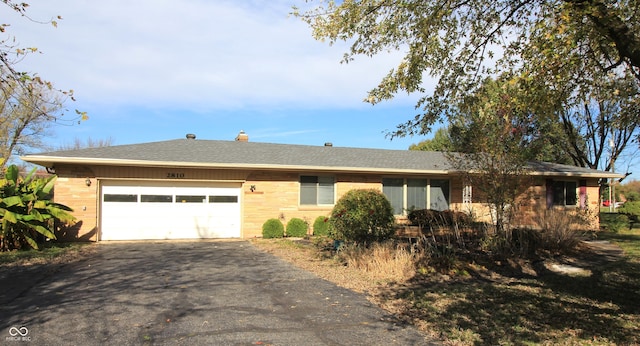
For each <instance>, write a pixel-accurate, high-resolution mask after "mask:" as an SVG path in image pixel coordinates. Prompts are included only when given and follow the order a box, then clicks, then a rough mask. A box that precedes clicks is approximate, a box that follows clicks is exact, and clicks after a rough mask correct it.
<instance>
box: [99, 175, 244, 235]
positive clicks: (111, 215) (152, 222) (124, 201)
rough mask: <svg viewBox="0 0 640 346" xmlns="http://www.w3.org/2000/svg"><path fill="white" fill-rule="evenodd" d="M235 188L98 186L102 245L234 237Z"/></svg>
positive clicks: (167, 184)
mask: <svg viewBox="0 0 640 346" xmlns="http://www.w3.org/2000/svg"><path fill="white" fill-rule="evenodd" d="M240 189H241V186H240V184H239V183H238V184H236V183H211V184H208V185H203V184H198V183H186V182H185V183H176V182H139V181H102V182H101V194H100V203H101V208H100V210H101V218H100V219H101V227H100V230H101V236H100V239H101V240H142V239H207V238H239V237H240V236H241V226H240V213H241V209H240V191H241V190H240Z"/></svg>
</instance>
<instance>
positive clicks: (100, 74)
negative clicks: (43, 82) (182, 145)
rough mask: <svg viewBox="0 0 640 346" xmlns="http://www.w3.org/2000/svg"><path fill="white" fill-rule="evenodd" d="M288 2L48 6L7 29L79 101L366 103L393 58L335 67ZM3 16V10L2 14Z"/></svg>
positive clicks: (78, 1)
mask: <svg viewBox="0 0 640 346" xmlns="http://www.w3.org/2000/svg"><path fill="white" fill-rule="evenodd" d="M291 5H292V3H290V2H288V1H265V2H262V1H255V2H244V1H205V0H189V1H168V0H162V1H157V0H153V1H152V0H136V1H124V0H109V1H93V0H92V1H88V0H49V1H46V2H44V3H37V4H36V3H34V4H32V6H31V7H30V9H29V12H28V13H29V14H30V15H31V16H32V17H34V18H36V19H40V20H41V19H45V20H46V19H48V18H50V17H53V16H56V15H61V16H62V17H63V18H64V19H63V20H62V21H60V23H59V26H58V28H57V29H54V28H51V27H50V26H48V25H38V24H35V23H32V22H29V21H25V20H22V19H20V18H18V16H12V17H16V18H13V22H14V23H15V24H14V25H13V26H12V27H11V30H12V31H11V33H13V34H14V35H16V37H18V38H19V39H20V40H21V42H23V43H24V44H25V45H34V46H37V47H38V48H40V49H41V50H42V51H43V52H44V54H43V55H36V56H31V57H28V59H27V60H26V61H25V63H24V66H27V67H29V66H33V68H29V69H30V70H34V71H37V72H39V73H40V74H41V75H42V76H43V77H45V78H46V79H48V80H51V81H53V82H54V83H56V85H57V86H58V87H60V88H63V89H71V88H72V89H74V90H75V91H76V95H77V97H78V99H79V100H80V102H83V103H84V102H86V103H90V104H93V105H103V106H108V105H113V104H119V105H131V106H136V107H158V108H163V107H171V108H176V109H178V108H184V109H190V110H194V111H203V112H207V111H211V110H215V109H242V108H251V109H253V108H260V107H277V108H290V107H309V108H318V107H347V108H352V107H365V106H366V105H363V104H362V102H361V100H362V99H363V98H364V97H365V96H366V92H367V91H368V90H369V89H370V88H371V87H373V86H375V85H377V83H378V82H379V80H380V78H382V76H384V75H385V74H386V72H388V70H389V69H390V68H391V67H393V66H394V65H395V63H397V61H398V59H399V57H400V56H399V53H398V54H389V55H386V56H384V55H383V56H379V57H377V58H376V59H369V58H364V57H362V58H359V59H358V61H357V62H356V63H354V64H348V65H344V64H340V63H339V61H340V59H341V57H342V54H343V53H344V51H345V50H346V49H347V47H346V46H345V45H340V44H339V45H336V46H334V47H330V46H329V45H328V44H326V43H320V42H316V41H315V40H314V39H313V38H312V37H311V31H310V29H309V28H308V27H307V25H306V24H304V23H303V22H302V21H300V20H299V19H296V18H293V17H290V16H288V14H289V12H290V11H291ZM3 11H8V10H6V9H4V10H3Z"/></svg>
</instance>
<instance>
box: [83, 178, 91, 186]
mask: <svg viewBox="0 0 640 346" xmlns="http://www.w3.org/2000/svg"><path fill="white" fill-rule="evenodd" d="M84 183H85V184H87V186H91V179H89V178H87V179H85V180H84Z"/></svg>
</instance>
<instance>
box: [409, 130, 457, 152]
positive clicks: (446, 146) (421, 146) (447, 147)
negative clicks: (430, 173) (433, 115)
mask: <svg viewBox="0 0 640 346" xmlns="http://www.w3.org/2000/svg"><path fill="white" fill-rule="evenodd" d="M409 150H422V151H456V150H455V149H454V148H453V146H452V143H451V139H450V138H449V130H448V129H447V128H446V127H441V128H439V129H438V130H436V132H435V133H434V134H433V138H431V139H425V140H424V141H421V142H420V143H417V144H411V145H410V146H409Z"/></svg>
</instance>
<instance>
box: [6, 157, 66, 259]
mask: <svg viewBox="0 0 640 346" xmlns="http://www.w3.org/2000/svg"><path fill="white" fill-rule="evenodd" d="M34 173H35V169H33V170H32V171H31V173H30V174H28V175H27V176H26V177H25V178H22V177H20V172H19V169H18V167H17V166H15V165H11V166H9V167H7V169H6V171H5V173H4V178H3V179H0V222H1V223H0V251H8V250H13V249H20V248H22V247H25V246H30V247H32V248H34V249H37V248H38V239H39V238H41V237H46V238H49V239H56V236H55V230H56V227H57V226H61V225H64V224H72V223H73V222H75V217H74V216H73V215H71V213H70V212H71V211H72V210H71V209H70V208H69V207H67V206H65V205H62V204H58V203H55V202H53V200H52V197H53V186H54V184H55V181H56V178H57V177H56V176H49V177H47V178H38V177H36V176H35V174H34Z"/></svg>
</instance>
